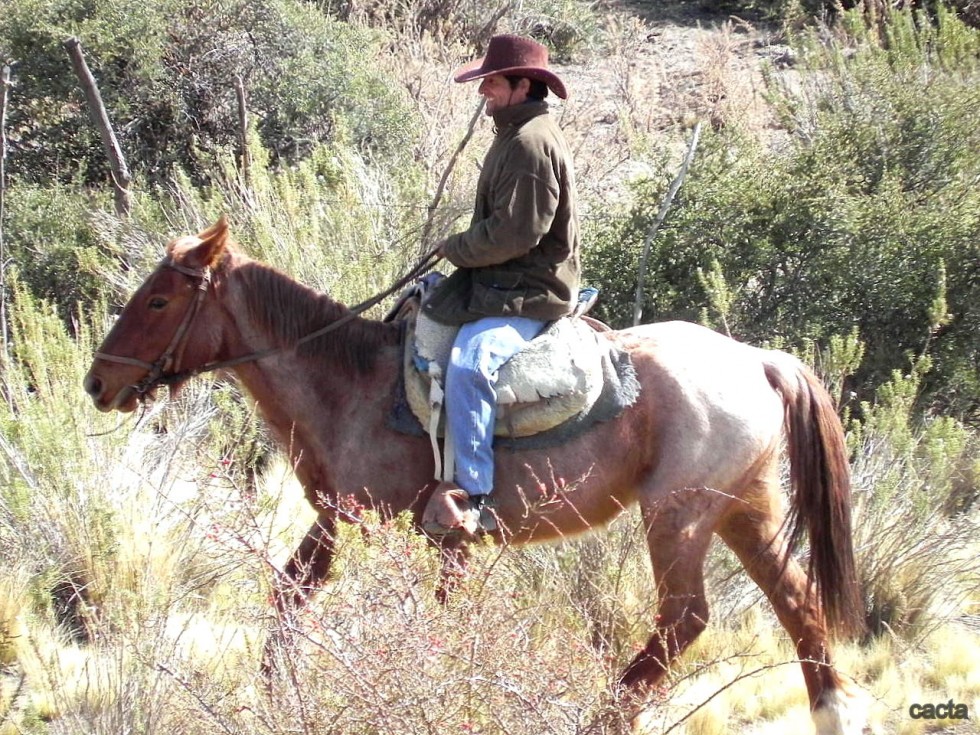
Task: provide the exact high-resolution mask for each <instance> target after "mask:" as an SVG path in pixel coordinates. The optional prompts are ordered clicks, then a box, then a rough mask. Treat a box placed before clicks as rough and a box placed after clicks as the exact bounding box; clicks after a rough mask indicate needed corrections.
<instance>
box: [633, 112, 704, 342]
mask: <svg viewBox="0 0 980 735" xmlns="http://www.w3.org/2000/svg"><path fill="white" fill-rule="evenodd" d="M700 137H701V123H700V122H699V123H698V124H697V125H695V126H694V134H693V135H692V136H691V142H690V143H689V144H688V146H687V154H686V155H685V156H684V163H683V164H682V165H681V170H680V172H679V173H678V174H677V176H675V177H674V180H673V181H672V182H670V188H669V189H668V190H667V196H666V197H665V198H664V200H663V202H661V203H660V211H659V212H657V219H656V220H654V222H653V226H652V227H651V228H650V231H649V232H648V233H647V237H646V241H645V242H644V243H643V254H642V255H641V256H640V270H639V273H638V274H637V277H636V299H635V301H634V302H633V326H634V327H635V326H636V325H638V324H639V323H640V318H641V316H642V315H643V286H644V280H645V279H646V270H647V260H648V259H649V258H650V246H651V245H652V244H653V238H654V237H655V236H656V234H657V230H659V229H660V225H662V224H663V222H664V219H665V218H666V217H667V210H668V209H670V205H671V203H673V201H674V197H675V196H676V195H677V192H678V190H679V189H680V188H681V184H683V183H684V179H685V178H686V177H687V170H688V169H689V168H690V167H691V161H693V160H694V151H695V150H696V149H697V147H698V138H700Z"/></svg>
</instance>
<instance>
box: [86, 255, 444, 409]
mask: <svg viewBox="0 0 980 735" xmlns="http://www.w3.org/2000/svg"><path fill="white" fill-rule="evenodd" d="M441 257H442V256H441V255H439V252H438V250H437V249H433V250H430V251H429V252H428V253H427V254H426V255H425V256H423V257H422V259H421V260H420V261H419V262H418V263H416V264H415V265H414V266H413V267H412V268H411V269H410V270H409V271H408V272H407V273H406V274H405V275H404V276H402V277H401V278H399V279H398V280H397V281H396V282H395V283H394V284H392V285H391V286H389V287H388V288H387V289H385V290H384V291H382V292H381V293H379V294H376V295H374V296H372V297H371V298H369V299H367V300H366V301H362V302H361V303H360V304H358V305H357V306H354V307H351V309H350V310H349V311H348V312H347V313H346V314H344V315H343V316H342V317H340V318H339V319H337V320H336V321H333V322H331V323H330V324H328V325H326V326H325V327H322V328H321V329H318V330H316V331H315V332H312V333H310V334H307V335H306V336H305V337H301V338H300V339H298V340H296V342H295V343H294V344H293V345H292V347H293V348H296V347H299V346H300V345H301V344H304V343H305V342H310V341H312V340H314V339H316V338H317V337H322V336H323V335H324V334H327V333H328V332H332V331H333V330H335V329H337V328H338V327H340V326H342V325H344V324H346V323H347V322H349V321H351V320H352V319H354V318H355V317H357V316H359V315H361V314H362V313H364V312H365V311H367V310H368V309H370V308H371V307H372V306H375V305H377V304H379V303H381V301H382V300H384V299H385V298H387V297H388V296H390V295H391V294H393V293H394V292H395V291H397V290H398V289H401V288H404V287H405V286H406V285H407V284H408V283H410V282H411V281H412V280H414V279H416V278H418V277H419V276H421V275H423V274H424V273H426V272H427V271H429V270H431V269H432V268H433V266H435V264H436V263H437V262H438V261H439V260H440V259H441ZM158 267H164V268H170V269H172V270H175V271H177V272H178V273H181V274H183V275H185V276H188V277H190V278H193V279H195V280H196V281H197V293H196V294H195V296H194V299H193V300H192V301H191V303H190V304H189V305H188V307H187V311H186V312H184V317H183V319H181V322H180V324H179V325H178V326H177V331H176V332H174V336H173V338H171V340H170V344H168V345H167V347H166V349H165V350H164V351H163V353H162V354H161V355H160V357H158V358H157V359H156V360H154V361H153V362H146V361H144V360H139V359H137V358H135V357H124V356H122V355H112V354H109V353H107V352H96V353H95V359H97V360H105V361H106V362H115V363H120V364H122V365H135V366H137V367H141V368H145V369H146V371H147V372H146V376H144V378H143V379H142V380H140V381H139V382H138V383H135V384H133V385H132V386H131V387H132V389H133V390H134V391H135V393H136V395H137V397H138V398H139V399H140V400H141V401H144V400H145V399H146V396H147V395H148V394H149V393H150V391H152V390H153V389H154V388H156V387H157V386H160V385H174V384H175V383H181V382H183V381H185V380H188V379H189V378H193V377H194V376H196V375H200V374H202V373H207V372H212V371H214V370H221V369H224V368H230V367H234V366H235V365H241V364H242V363H246V362H254V361H256V360H261V359H262V358H264V357H269V356H270V355H274V354H276V353H278V352H282V351H283V350H285V349H286V348H285V347H270V348H268V349H265V350H257V351H256V352H250V353H249V354H247V355H241V356H240V357H234V358H231V359H228V360H215V361H213V362H208V363H205V364H203V365H200V366H198V367H196V368H190V369H187V370H181V371H176V372H172V373H168V372H167V371H168V370H170V369H171V368H172V367H174V364H175V363H178V364H179V362H180V357H181V355H182V354H183V351H184V347H185V344H184V343H185V341H186V339H187V335H188V333H189V331H190V328H191V325H192V324H193V322H194V318H195V317H196V316H197V314H198V312H199V311H200V309H201V304H203V303H204V298H205V296H207V292H208V289H209V288H210V287H211V276H212V271H211V268H210V267H208V266H205V267H204V268H188V267H187V266H184V265H181V264H180V263H177V262H175V261H174V259H173V258H172V257H170V256H168V257H166V258H164V259H163V261H162V262H161V263H160V266H158ZM175 358H176V359H175Z"/></svg>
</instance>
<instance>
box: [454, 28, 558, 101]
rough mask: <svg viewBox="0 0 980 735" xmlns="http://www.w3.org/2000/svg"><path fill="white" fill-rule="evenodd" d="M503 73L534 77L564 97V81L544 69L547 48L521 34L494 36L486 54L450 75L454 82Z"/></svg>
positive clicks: (546, 66)
mask: <svg viewBox="0 0 980 735" xmlns="http://www.w3.org/2000/svg"><path fill="white" fill-rule="evenodd" d="M494 74H503V75H505V76H517V77H527V78H528V79H537V80H539V81H542V82H544V83H545V84H547V85H548V89H550V90H551V91H552V92H554V93H555V94H557V95H558V96H559V97H561V98H562V99H565V98H566V97H568V92H567V91H565V85H564V84H563V83H562V81H561V79H559V78H558V76H557V75H556V74H555V73H554V72H552V71H550V70H549V69H548V48H547V47H546V46H542V45H541V44H540V43H538V42H537V41H534V40H532V39H530V38H524V37H523V36H511V35H509V34H502V35H499V36H494V37H493V38H491V39H490V43H489V44H488V45H487V55H486V56H484V57H483V58H482V59H477V60H476V61H471V62H470V63H469V64H466V65H465V66H462V67H460V68H459V69H458V70H457V71H456V74H455V75H454V76H453V78H454V79H455V80H456V81H457V82H472V81H473V80H475V79H483V78H484V77H489V76H493V75H494Z"/></svg>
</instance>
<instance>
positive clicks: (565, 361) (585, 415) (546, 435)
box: [385, 274, 639, 446]
mask: <svg viewBox="0 0 980 735" xmlns="http://www.w3.org/2000/svg"><path fill="white" fill-rule="evenodd" d="M441 278H442V276H441V275H440V274H431V275H429V276H426V277H425V278H424V279H422V281H420V282H419V283H418V284H416V285H415V286H412V287H410V289H409V290H408V291H406V292H405V293H404V294H403V295H402V297H401V298H400V299H399V301H398V303H397V304H396V305H395V307H393V309H392V310H391V312H390V313H389V314H388V316H386V317H385V320H386V321H395V320H404V321H405V323H406V337H405V350H404V360H403V376H402V383H403V394H404V395H403V398H404V402H405V404H407V407H408V409H409V412H410V414H411V415H412V416H413V417H414V419H415V422H416V423H415V429H416V430H414V431H409V433H428V434H430V436H431V437H432V438H433V442H434V441H435V437H436V436H440V437H441V436H444V433H445V419H444V416H443V415H442V411H441V408H442V380H443V377H444V376H445V374H446V366H447V365H448V362H449V354H450V351H451V349H452V345H453V341H454V340H455V337H456V333H457V331H458V329H459V327H457V326H447V325H444V324H441V323H439V322H436V321H435V320H433V319H431V318H429V317H427V316H426V315H425V314H424V312H423V311H422V309H421V305H422V303H423V300H424V299H425V296H426V294H427V293H428V292H429V291H430V290H431V288H432V287H433V286H434V285H435V284H436V283H438V281H439V280H441ZM596 296H597V292H596V290H595V289H583V290H582V292H581V294H580V297H579V304H578V306H577V308H576V309H575V310H574V312H573V313H572V315H571V316H569V317H564V318H562V319H559V320H557V321H554V322H552V323H550V324H549V325H547V326H546V327H545V329H544V330H543V331H542V332H541V334H539V335H538V336H537V337H535V338H534V339H533V340H532V341H531V342H530V344H529V345H528V346H527V347H525V348H524V349H523V350H521V351H520V352H519V353H518V354H517V355H515V356H514V357H512V358H511V359H510V360H508V361H507V362H506V363H504V365H503V366H502V367H501V368H500V370H499V373H498V379H497V383H496V384H495V390H496V393H497V423H496V426H495V429H494V434H495V436H496V437H497V440H496V441H495V445H496V446H501V445H505V446H506V445H508V444H509V445H511V446H515V445H526V446H550V445H554V444H558V443H560V442H562V441H565V440H567V439H569V438H571V437H572V436H573V435H575V434H578V433H581V432H583V431H584V430H585V429H586V428H588V427H589V426H591V425H592V424H594V423H595V422H596V421H604V420H609V419H611V418H614V417H615V416H617V415H618V414H619V413H620V412H622V410H623V409H625V408H626V407H628V406H629V405H632V403H633V402H634V401H635V400H636V397H637V395H638V394H639V383H638V381H637V380H636V375H635V371H634V370H633V366H632V362H631V361H630V358H629V355H628V354H626V353H625V352H623V351H621V350H619V349H618V348H616V347H615V346H614V345H613V344H612V343H611V342H610V341H609V340H607V339H605V338H603V337H602V336H601V332H604V331H609V327H607V326H605V325H604V324H602V323H601V322H598V321H596V320H594V319H592V318H590V317H588V316H585V312H587V311H588V309H589V308H590V307H591V306H592V305H593V304H594V303H595V299H596ZM402 423H404V422H402ZM397 424H398V422H397V421H396V422H395V426H394V428H399V426H398V425H397ZM422 427H426V430H425V431H421V429H422ZM535 439H536V440H535Z"/></svg>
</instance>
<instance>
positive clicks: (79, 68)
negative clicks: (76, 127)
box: [64, 36, 132, 217]
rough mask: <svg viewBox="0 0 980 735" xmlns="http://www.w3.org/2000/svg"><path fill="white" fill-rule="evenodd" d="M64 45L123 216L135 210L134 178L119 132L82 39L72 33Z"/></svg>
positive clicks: (118, 208)
mask: <svg viewBox="0 0 980 735" xmlns="http://www.w3.org/2000/svg"><path fill="white" fill-rule="evenodd" d="M64 46H65V49H66V50H67V51H68V56H69V58H70V59H71V65H72V68H73V69H74V70H75V74H76V75H77V76H78V81H79V83H80V84H81V86H82V91H83V92H85V99H86V100H87V102H88V108H89V113H90V114H91V115H92V121H93V122H94V123H95V126H96V127H97V128H98V129H99V135H100V136H102V145H103V146H104V147H105V151H106V156H107V157H108V158H109V168H110V170H111V172H112V183H113V188H114V189H115V200H116V213H117V214H118V215H119V216H120V217H125V216H127V215H129V212H130V210H131V209H132V201H131V197H130V191H129V184H130V182H131V181H132V177H131V176H130V174H129V169H128V168H127V167H126V159H125V158H124V157H123V154H122V148H120V146H119V141H118V140H117V139H116V133H115V131H113V129H112V123H111V122H110V121H109V115H108V113H107V112H106V109H105V105H104V104H103V103H102V94H101V93H100V92H99V87H98V85H97V84H96V82H95V77H93V76H92V72H91V71H90V70H89V68H88V64H87V63H85V56H84V55H83V54H82V44H81V41H79V40H78V39H77V38H75V37H74V36H72V37H71V38H69V39H68V40H67V41H65V43H64Z"/></svg>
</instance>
